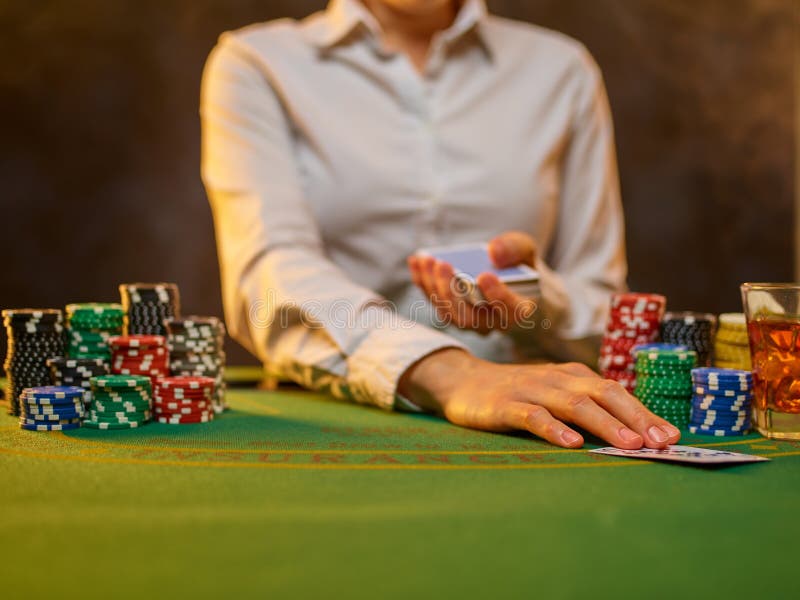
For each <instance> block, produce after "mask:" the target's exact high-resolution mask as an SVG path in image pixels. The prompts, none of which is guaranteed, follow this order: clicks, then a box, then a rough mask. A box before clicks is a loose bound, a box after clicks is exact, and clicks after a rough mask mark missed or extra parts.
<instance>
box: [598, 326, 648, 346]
mask: <svg viewBox="0 0 800 600" xmlns="http://www.w3.org/2000/svg"><path fill="white" fill-rule="evenodd" d="M658 333H659V332H658V329H654V330H652V331H648V332H642V331H639V330H637V329H609V330H607V331H606V334H605V337H606V338H607V339H609V340H621V339H623V338H628V339H632V340H636V343H637V344H646V343H648V342H652V341H653V340H654V339H655V338H656V337H658Z"/></svg>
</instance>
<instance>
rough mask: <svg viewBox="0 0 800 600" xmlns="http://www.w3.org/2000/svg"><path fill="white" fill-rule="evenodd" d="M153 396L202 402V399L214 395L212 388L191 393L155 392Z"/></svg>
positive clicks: (178, 391)
mask: <svg viewBox="0 0 800 600" xmlns="http://www.w3.org/2000/svg"><path fill="white" fill-rule="evenodd" d="M155 395H157V396H161V397H162V398H174V399H176V400H183V399H184V398H185V399H187V400H203V399H204V398H210V397H211V396H213V395H214V390H213V388H206V389H203V390H191V391H181V390H179V389H178V390H160V389H156V390H155Z"/></svg>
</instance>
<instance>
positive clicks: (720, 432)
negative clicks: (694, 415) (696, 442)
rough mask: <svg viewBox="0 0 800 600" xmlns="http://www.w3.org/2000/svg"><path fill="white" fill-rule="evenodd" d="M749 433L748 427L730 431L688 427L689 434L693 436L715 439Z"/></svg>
mask: <svg viewBox="0 0 800 600" xmlns="http://www.w3.org/2000/svg"><path fill="white" fill-rule="evenodd" d="M749 431H750V428H749V427H748V428H746V429H737V430H730V429H719V428H713V429H709V428H706V427H701V426H698V425H689V433H693V434H695V435H713V436H716V437H729V436H735V435H744V434H745V433H748V432H749Z"/></svg>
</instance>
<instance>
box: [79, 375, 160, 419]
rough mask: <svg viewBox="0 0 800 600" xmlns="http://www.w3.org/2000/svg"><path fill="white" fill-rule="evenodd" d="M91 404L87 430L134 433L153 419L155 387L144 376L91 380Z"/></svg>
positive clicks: (93, 378)
mask: <svg viewBox="0 0 800 600" xmlns="http://www.w3.org/2000/svg"><path fill="white" fill-rule="evenodd" d="M91 384H92V404H91V406H90V408H89V412H88V415H87V418H86V420H85V421H84V422H83V426H84V427H89V428H92V429H133V428H136V427H139V426H141V425H144V424H145V423H147V422H148V421H149V420H150V417H151V402H152V387H151V383H150V378H149V377H145V376H142V375H101V376H100V377H92V379H91Z"/></svg>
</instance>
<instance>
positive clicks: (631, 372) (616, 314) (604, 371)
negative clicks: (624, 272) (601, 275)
mask: <svg viewBox="0 0 800 600" xmlns="http://www.w3.org/2000/svg"><path fill="white" fill-rule="evenodd" d="M666 304H667V299H666V298H665V297H664V296H661V295H659V294H635V293H628V294H615V295H614V296H613V297H612V298H611V311H610V313H609V316H608V321H607V322H606V330H605V334H604V335H603V342H602V344H601V346H600V360H599V362H598V366H599V368H600V374H601V375H602V376H603V377H605V378H606V379H614V380H616V381H618V382H620V383H621V384H622V385H623V386H624V387H625V388H626V389H627V390H628V391H629V392H632V391H633V389H634V386H635V385H636V374H635V365H634V357H633V356H632V355H631V350H632V349H633V347H634V346H637V345H639V344H648V343H652V342H655V341H657V340H658V335H659V325H660V323H661V316H662V315H663V314H664V308H665V307H666Z"/></svg>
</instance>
